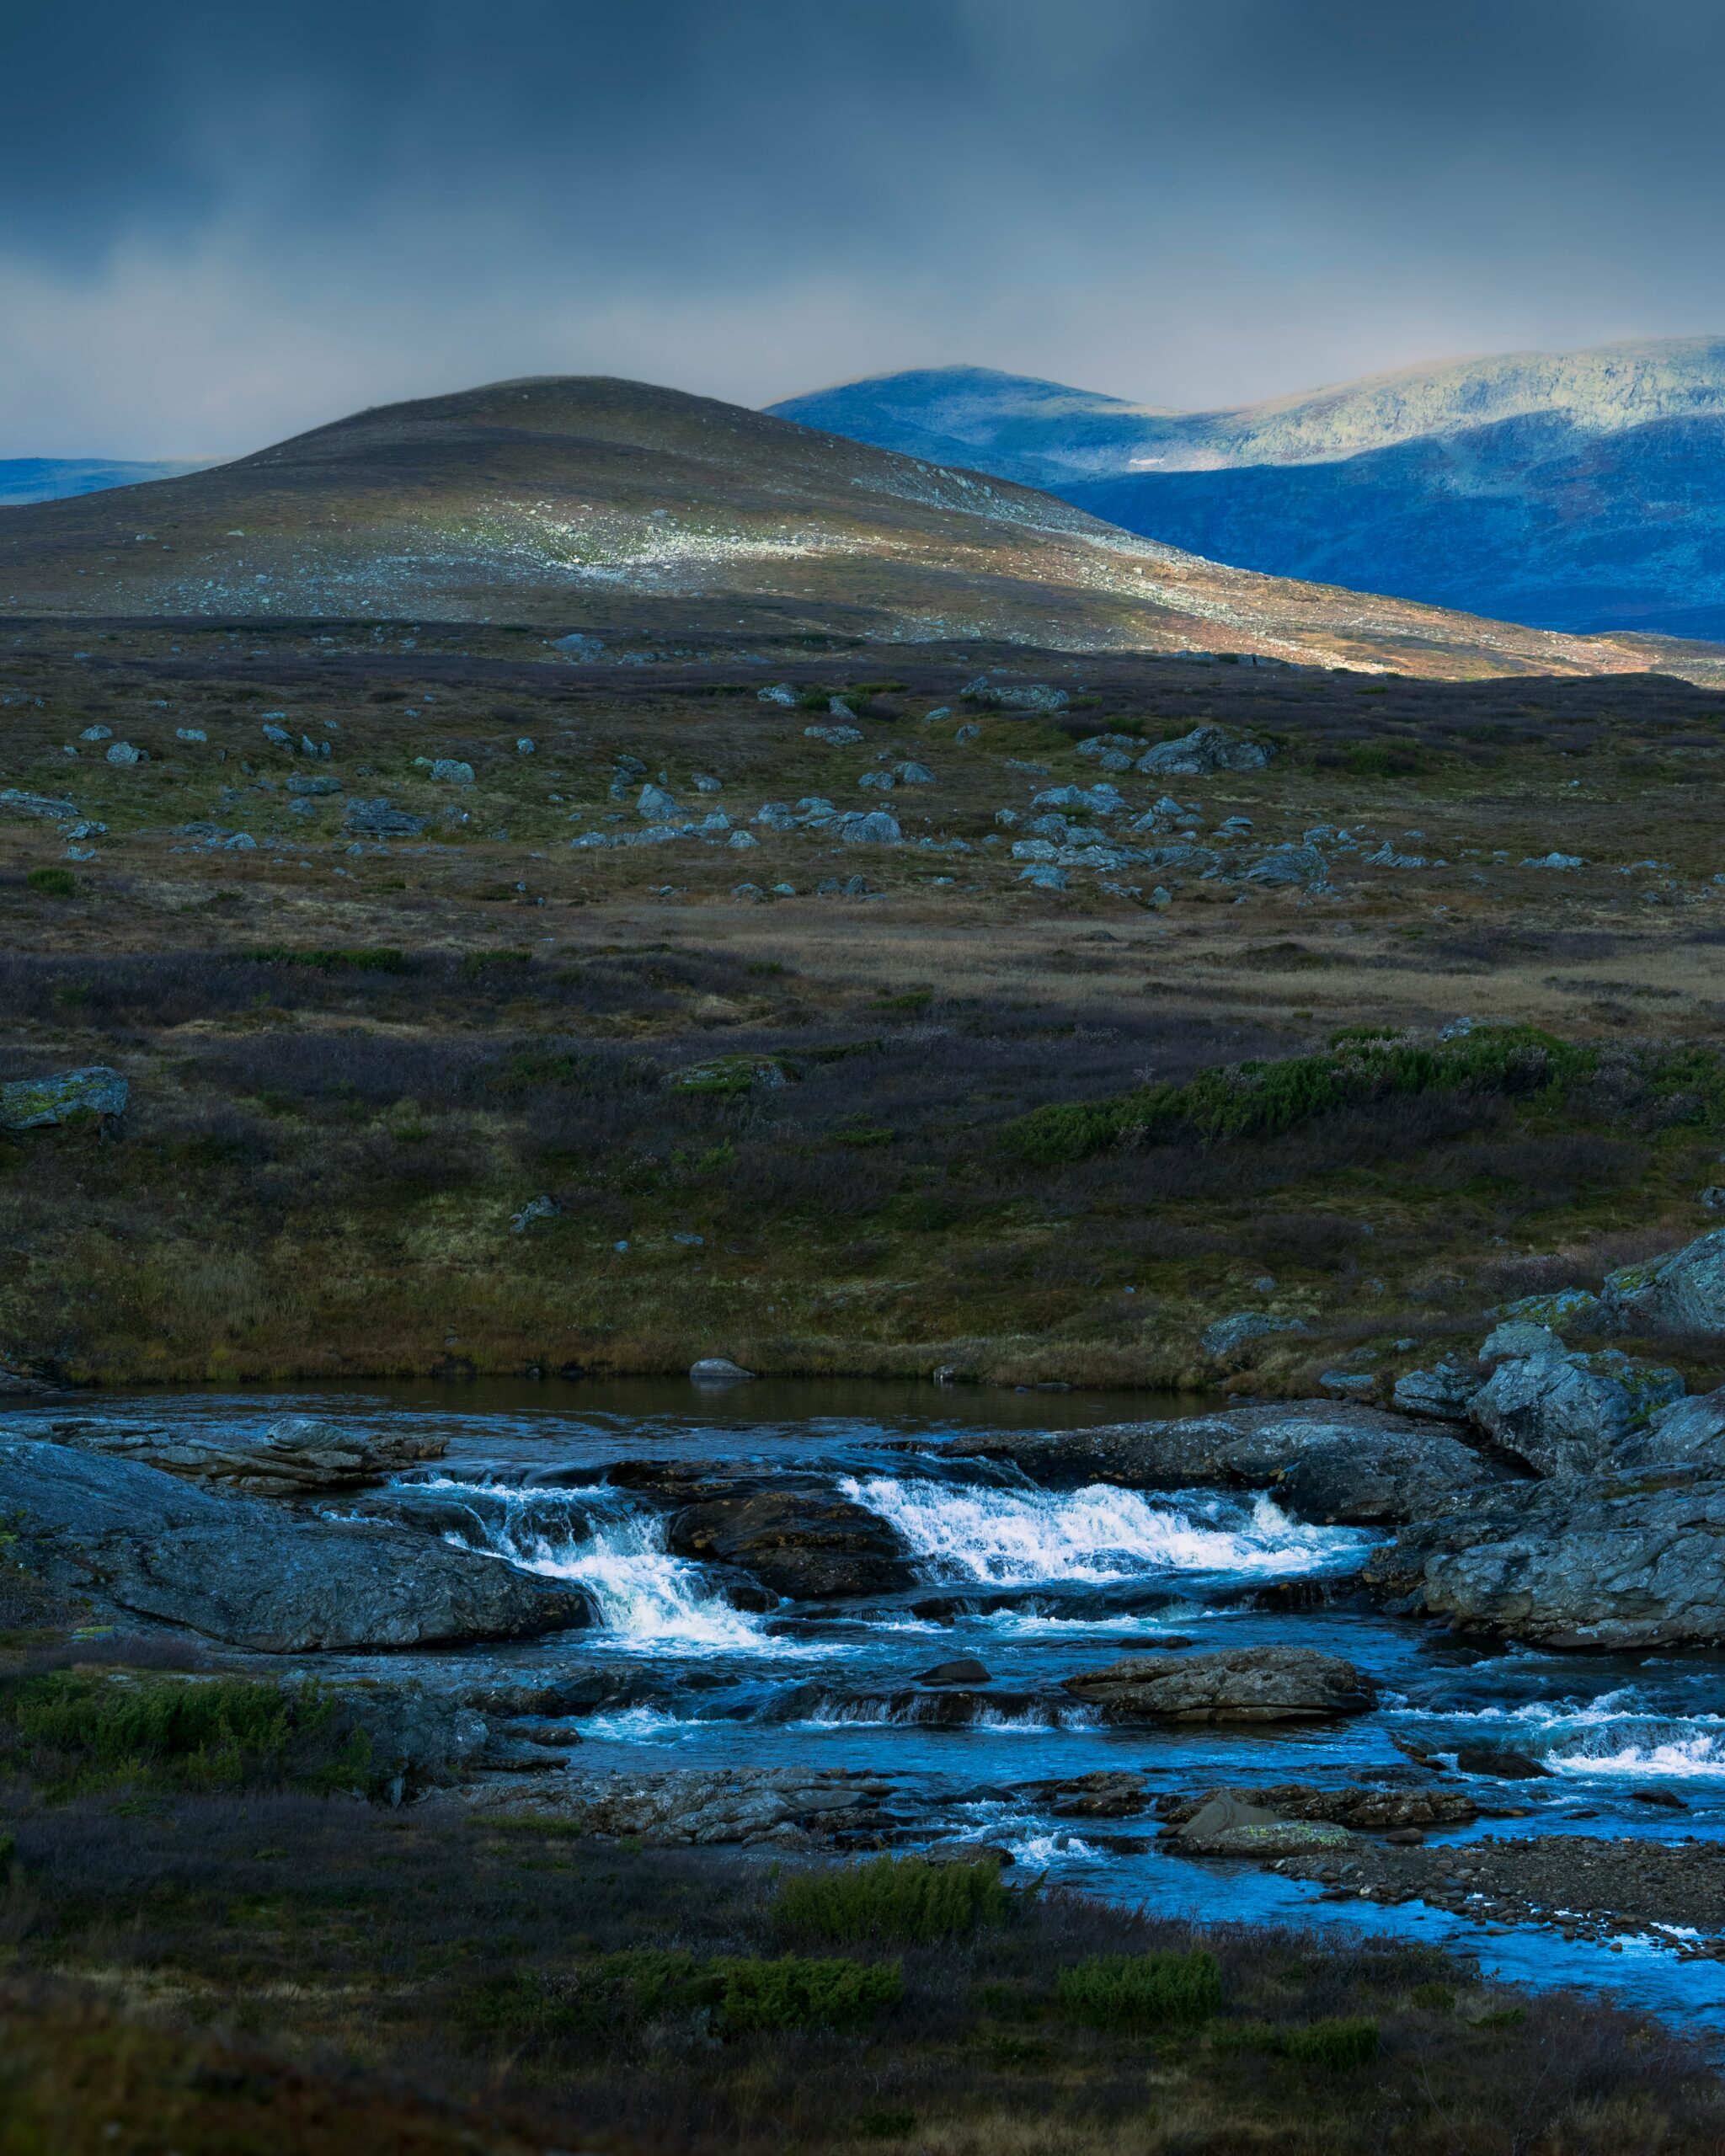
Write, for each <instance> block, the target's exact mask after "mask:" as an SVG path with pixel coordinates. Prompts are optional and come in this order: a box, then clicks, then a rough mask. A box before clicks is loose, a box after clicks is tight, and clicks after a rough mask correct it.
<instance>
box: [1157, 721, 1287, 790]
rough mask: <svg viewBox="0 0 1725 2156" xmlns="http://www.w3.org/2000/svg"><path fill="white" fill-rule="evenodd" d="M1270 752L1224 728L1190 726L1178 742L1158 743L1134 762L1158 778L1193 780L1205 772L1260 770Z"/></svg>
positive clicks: (1271, 752)
mask: <svg viewBox="0 0 1725 2156" xmlns="http://www.w3.org/2000/svg"><path fill="white" fill-rule="evenodd" d="M1273 754H1274V751H1273V750H1270V749H1269V748H1268V746H1266V745H1265V744H1264V743H1263V742H1261V741H1248V740H1247V739H1245V738H1244V737H1243V736H1242V735H1241V734H1231V733H1229V732H1228V730H1227V728H1226V727H1221V726H1216V725H1214V724H1206V725H1204V726H1198V727H1194V728H1193V730H1192V732H1191V733H1190V734H1183V735H1182V736H1181V738H1180V739H1178V741H1158V742H1157V744H1156V746H1155V748H1153V749H1151V750H1146V753H1145V754H1144V755H1141V756H1140V758H1139V760H1138V768H1139V770H1140V771H1146V772H1150V773H1152V774H1156V775H1160V776H1176V775H1181V774H1183V775H1186V776H1193V777H1197V776H1202V775H1203V774H1204V773H1205V772H1208V771H1262V770H1263V767H1264V766H1265V765H1266V764H1267V763H1268V761H1269V760H1270V757H1271V755H1273Z"/></svg>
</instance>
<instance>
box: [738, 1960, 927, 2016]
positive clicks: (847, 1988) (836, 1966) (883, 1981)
mask: <svg viewBox="0 0 1725 2156" xmlns="http://www.w3.org/2000/svg"><path fill="white" fill-rule="evenodd" d="M710 1967H711V1968H712V1971H713V1974H714V1975H716V1976H718V1977H721V1978H722V1980H723V1988H722V1990H721V1992H720V1994H719V1999H718V2009H719V2015H720V2019H721V2020H722V2021H723V2023H724V2026H725V2028H726V2029H727V2030H728V2031H736V2032H741V2031H744V2030H748V2029H828V2028H836V2027H838V2026H840V2025H841V2024H843V2023H845V2022H847V2021H868V2020H873V2017H874V2016H875V2015H877V2014H884V2013H885V2011H886V2010H887V2009H888V2008H889V2007H892V2006H896V2005H897V2004H898V2003H899V2001H900V1999H902V1998H903V1997H904V1995H905V1984H904V1978H903V1977H902V1976H901V1975H900V1972H899V1967H898V1965H897V1963H896V1962H890V1961H803V1960H802V1959H800V1958H799V1957H798V1956H796V1955H794V1954H787V1955H785V1956H782V1958H781V1959H780V1960H778V1961H765V1960H762V1959H761V1958H759V1957H757V1956H746V1957H742V1958H739V1959H737V1960H734V1961H715V1962H713V1963H712V1964H711V1965H710Z"/></svg>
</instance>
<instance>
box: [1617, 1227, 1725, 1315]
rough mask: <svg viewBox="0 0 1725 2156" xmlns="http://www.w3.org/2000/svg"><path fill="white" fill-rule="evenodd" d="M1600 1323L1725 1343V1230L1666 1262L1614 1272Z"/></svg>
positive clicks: (1687, 1246) (1687, 1245)
mask: <svg viewBox="0 0 1725 2156" xmlns="http://www.w3.org/2000/svg"><path fill="white" fill-rule="evenodd" d="M1599 1321H1600V1323H1601V1325H1602V1326H1605V1327H1606V1328H1608V1329H1610V1328H1615V1329H1616V1330H1617V1331H1632V1332H1687V1333H1702V1334H1706V1335H1709V1336H1711V1337H1713V1338H1715V1339H1720V1338H1725V1228H1715V1229H1714V1230H1713V1232H1712V1234H1711V1235H1702V1236H1700V1237H1699V1238H1698V1239H1697V1240H1696V1241H1694V1242H1692V1243H1685V1245H1684V1246H1683V1248H1682V1249H1681V1250H1675V1251H1671V1252H1670V1253H1669V1255H1668V1256H1666V1257H1660V1258H1654V1259H1652V1260H1650V1261H1648V1262H1647V1263H1646V1264H1643V1265H1625V1266H1620V1267H1618V1269H1617V1271H1616V1272H1615V1273H1608V1274H1607V1275H1606V1278H1605V1293H1604V1294H1603V1296H1602V1297H1601V1298H1600V1308H1599Z"/></svg>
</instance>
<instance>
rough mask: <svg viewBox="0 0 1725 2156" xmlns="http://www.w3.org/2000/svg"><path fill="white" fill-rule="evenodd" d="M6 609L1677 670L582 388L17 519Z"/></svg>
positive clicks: (868, 457)
mask: <svg viewBox="0 0 1725 2156" xmlns="http://www.w3.org/2000/svg"><path fill="white" fill-rule="evenodd" d="M0 606H3V607H4V608H6V609H7V610H8V611H11V612H13V613H23V614H53V615H64V616H81V617H88V616H205V617H211V616H214V617H219V618H230V619H276V620H280V619H284V618H305V617H307V616H316V617H324V618H343V619H353V618H354V617H355V616H366V615H371V616H378V617H383V616H391V617H394V618H398V619H399V618H402V617H409V618H411V617H414V616H426V617H428V618H435V619H442V620H466V621H473V620H480V621H506V622H516V623H525V624H533V625H538V626H542V627H546V628H547V629H551V630H555V631H558V632H572V631H577V630H579V631H580V632H583V633H587V632H593V633H602V634H603V635H604V636H605V638H606V640H607V642H608V643H613V644H614V643H615V641H616V640H617V639H618V638H621V639H622V643H624V644H626V645H627V644H628V643H629V642H630V640H631V639H633V641H634V642H635V643H641V642H643V641H650V640H653V639H660V640H662V639H664V638H667V637H675V638H679V639H685V640H686V639H689V638H697V639H706V640H708V642H709V643H711V642H712V641H713V640H715V639H718V640H721V641H723V642H724V643H726V644H727V645H728V646H729V647H730V648H735V647H736V646H737V645H738V643H740V642H745V641H746V642H750V643H755V644H756V645H757V646H759V645H764V644H768V643H779V644H781V645H782V644H783V643H786V642H787V641H793V642H794V641H798V640H801V641H804V642H806V640H807V639H809V638H811V637H812V638H833V637H843V638H854V639H876V640H881V641H887V642H895V641H913V642H921V643H930V642H943V641H955V640H972V639H990V640H996V641H1005V642H1010V643H1026V644H1033V645H1039V646H1041V647H1044V648H1057V649H1066V650H1095V651H1107V650H1115V651H1120V650H1150V651H1157V650H1178V649H1182V648H1192V647H1197V648H1204V649H1222V650H1230V651H1239V652H1250V653H1258V654H1264V655H1268V656H1274V657H1278V658H1281V659H1290V660H1295V661H1298V662H1300V663H1303V664H1343V665H1350V666H1367V667H1380V668H1382V667H1388V668H1392V669H1396V670H1402V671H1405V672H1410V673H1418V674H1434V675H1447V676H1456V675H1476V674H1483V673H1498V674H1502V673H1514V672H1518V671H1531V672H1540V673H1564V672H1588V673H1600V672H1614V671H1627V670H1640V669H1643V668H1645V667H1647V666H1648V664H1652V663H1653V661H1654V659H1655V658H1656V657H1657V656H1658V654H1657V653H1656V651H1655V650H1654V648H1653V647H1649V646H1644V645H1637V644H1636V643H1632V642H1631V643H1623V642H1617V643H1581V642H1578V640H1576V639H1573V638H1555V637H1550V636H1545V635H1541V633H1539V632H1533V631H1528V630H1525V629H1519V628H1514V627H1508V626H1506V625H1504V624H1502V623H1494V622H1484V621H1476V620H1472V619H1470V618H1467V617H1464V616H1456V615H1450V614H1443V613H1439V612H1434V611H1431V610H1429V609H1424V608H1419V607H1415V606H1408V605H1407V603H1406V602H1404V601H1401V600H1379V599H1365V598H1361V597H1360V596H1359V595H1357V594H1354V593H1351V592H1346V591H1338V590H1327V589H1324V588H1322V587H1318V586H1313V585H1307V584H1292V583H1288V582H1285V581H1284V580H1281V579H1265V578H1261V577H1258V576H1254V575H1252V574H1247V573H1244V572H1242V571H1239V570H1236V569H1229V568H1219V567H1217V566H1216V565H1215V564H1214V563H1209V562H1204V561H1200V560H1198V559H1195V558H1193V557H1192V556H1189V555H1187V554H1183V553H1179V552H1174V551H1172V550H1171V549H1169V548H1167V547H1159V546H1156V545H1155V544H1154V543H1152V542H1146V541H1144V540H1142V539H1138V538H1135V537H1133V536H1130V535H1129V534H1127V533H1125V532H1124V531H1118V530H1115V529H1114V528H1112V527H1110V526H1107V525H1104V524H1102V523H1099V522H1097V520H1094V519H1092V517H1090V516H1088V515H1086V514H1085V513H1083V512H1082V511H1081V510H1076V509H1074V508H1072V507H1071V506H1069V505H1068V504H1065V503H1064V502H1062V501H1060V500H1057V499H1054V498H1053V497H1051V496H1049V495H1047V494H1033V493H1031V492H1029V491H1028V490H1027V489H1024V488H1020V487H1017V486H1013V485H1011V484H1008V483H1001V482H992V483H991V482H988V481H985V480H982V479H980V478H975V477H972V476H969V475H967V474H965V473H963V472H953V471H948V470H945V469H943V468H942V467H938V466H936V465H932V464H929V463H926V462H920V461H917V460H913V459H911V458H907V457H904V456H895V455H892V454H890V453H888V452H885V451H879V450H877V449H873V448H871V447H866V446H858V445H857V444H855V443H853V442H850V441H846V440H841V439H840V438H838V437H837V436H836V435H828V434H819V433H814V432H813V431H811V430H809V429H807V428H804V427H801V426H797V425H793V424H788V423H786V422H785V421H783V420H782V419H773V418H771V417H766V416H763V415H762V414H759V413H755V412H750V411H746V410H744V409H742V408H740V407H737V406H734V405H727V404H720V403H714V402H713V401H711V400H710V399H707V398H696V397H688V396H685V395H683V394H681V392H676V391H673V390H665V389H656V388H651V387H645V386H644V385H642V384H639V383H633V382H617V381H613V380H611V379H609V378H606V377H585V376H583V377H568V378H564V377H549V378H545V379H539V380H534V381H526V382H501V383H494V384H492V385H491V386H489V387H485V388H482V389H475V390H470V391H467V392H462V393H461V394H459V395H456V396H452V397H442V398H427V399H425V400H423V401H421V402H419V403H408V404H398V405H392V406H387V407H384V408H380V409H377V410H374V411H369V412H362V413H360V414H356V415H355V417H353V418H351V419H343V420H340V421H339V422H337V423H336V424H334V425H331V426H327V427H322V428H318V429H317V430H314V431H312V433H310V434H307V435H299V436H297V437H296V438H295V439H294V440H291V441H286V442H283V443H280V444H279V445H277V446H275V447H274V448H271V449H268V450H264V451H260V452H259V454H258V455H256V456H249V457H244V458H242V459H240V460H239V461H238V462H234V463H231V464H225V465H222V466H219V467H215V468H213V469H211V470H208V471H204V472H196V473H193V474H191V475H190V476H188V477H185V478H178V479H168V480H162V481H158V482H157V483H154V484H152V485H151V486H149V487H147V488H120V489H118V490H116V491H114V492H109V493H105V494H92V495H87V496H84V497H82V498H81V499H76V500H67V501H58V502H47V503H41V504H36V505H35V506H32V507H28V508H12V509H0Z"/></svg>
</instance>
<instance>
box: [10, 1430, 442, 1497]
mask: <svg viewBox="0 0 1725 2156" xmlns="http://www.w3.org/2000/svg"><path fill="white" fill-rule="evenodd" d="M0 1434H4V1435H5V1436H8V1437H18V1438H31V1437H35V1438H46V1439H49V1440H50V1441H51V1442H52V1443H53V1444H61V1445H71V1446H73V1447H75V1448H76V1449H77V1450H78V1451H80V1452H93V1453H103V1454H107V1455H108V1456H109V1457H110V1458H114V1459H120V1460H136V1461H137V1462H138V1463H139V1464H140V1465H143V1466H146V1467H159V1468H161V1469H162V1470H163V1471H164V1472H165V1473H167V1474H169V1475H177V1476H182V1477H183V1478H184V1480H185V1481H189V1482H207V1483H211V1484H214V1485H216V1486H221V1487H223V1488H226V1489H229V1490H237V1491H244V1492H248V1494H251V1495H254V1496H259V1497H302V1496H307V1495H310V1494H312V1492H317V1491H320V1490H347V1489H353V1488H355V1487H357V1486H359V1485H360V1484H362V1483H366V1482H377V1481H382V1479H383V1478H384V1477H385V1476H388V1475H393V1474H394V1473H395V1472H396V1471H397V1470H398V1469H400V1468H403V1467H408V1466H411V1465H414V1463H415V1462H417V1461H419V1460H440V1459H441V1457H442V1456H443V1454H444V1453H445V1452H446V1450H447V1449H448V1446H449V1440H448V1438H446V1437H442V1436H439V1435H437V1434H435V1433H432V1432H430V1431H425V1430H391V1431H386V1432H380V1433H372V1434H366V1433H361V1432H358V1431H351V1430H344V1429H342V1428H339V1426H338V1425H337V1424H335V1423H334V1422H320V1421H318V1420H316V1419H315V1418H314V1417H312V1416H309V1415H289V1416H286V1417H284V1418H283V1419H282V1420H281V1421H280V1422H272V1423H271V1424H270V1427H269V1428H268V1429H266V1430H262V1431H259V1432H257V1433H246V1432H242V1433H233V1432H225V1431H223V1432H218V1431H208V1430H199V1429H190V1430H185V1429H174V1428H171V1427H169V1426H168V1425H167V1424H165V1423H159V1422H120V1421H116V1420H115V1419H112V1418H110V1417H104V1416H87V1415H57V1416H52V1417H47V1416H44V1417H34V1416H33V1417H30V1418H29V1420H28V1421H27V1422H26V1421H24V1420H23V1419H21V1418H14V1419H13V1421H12V1422H8V1423H6V1424H4V1425H0Z"/></svg>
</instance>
